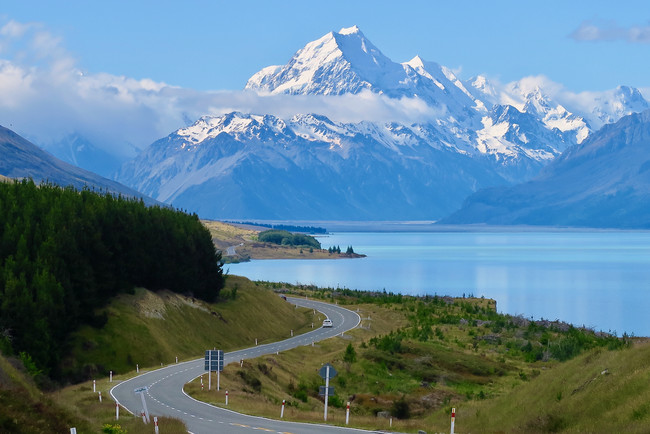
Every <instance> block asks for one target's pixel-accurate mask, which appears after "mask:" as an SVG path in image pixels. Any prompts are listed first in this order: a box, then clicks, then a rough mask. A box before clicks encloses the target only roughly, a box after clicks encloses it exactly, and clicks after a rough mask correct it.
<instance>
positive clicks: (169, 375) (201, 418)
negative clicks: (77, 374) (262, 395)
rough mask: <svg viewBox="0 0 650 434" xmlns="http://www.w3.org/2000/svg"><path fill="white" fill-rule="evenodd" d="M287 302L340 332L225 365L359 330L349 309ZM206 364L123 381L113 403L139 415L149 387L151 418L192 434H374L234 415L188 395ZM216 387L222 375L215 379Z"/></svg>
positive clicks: (306, 337) (261, 350) (324, 331)
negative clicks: (176, 423)
mask: <svg viewBox="0 0 650 434" xmlns="http://www.w3.org/2000/svg"><path fill="white" fill-rule="evenodd" d="M287 301H288V302H290V303H293V304H296V305H298V306H301V307H307V308H310V309H316V310H318V311H320V312H322V313H324V314H325V315H327V317H328V318H330V319H331V320H332V322H333V323H334V327H332V328H322V327H321V328H319V329H316V330H314V331H311V332H308V333H305V334H302V335H299V336H295V337H293V338H290V339H286V340H284V341H280V342H276V343H272V344H266V345H259V346H255V347H252V348H247V349H244V350H239V351H233V352H230V353H226V354H225V355H224V363H225V364H226V365H227V364H229V363H233V362H238V361H239V360H241V359H249V358H255V357H259V356H263V355H265V354H271V353H275V352H276V351H286V350H289V349H292V348H295V347H299V346H302V345H311V343H312V342H316V341H320V340H323V339H327V338H330V337H333V336H336V335H338V334H341V333H343V332H345V331H348V330H351V329H353V328H355V327H357V326H358V325H359V322H360V321H361V319H360V317H359V315H357V314H356V313H355V312H352V311H350V310H348V309H345V308H342V307H339V306H335V305H332V304H328V303H323V302H320V301H314V300H307V299H300V298H293V297H289V298H287ZM204 373H205V371H204V359H203V358H201V359H197V360H192V361H189V362H184V363H178V364H175V365H170V366H167V367H164V368H160V369H156V370H155V371H151V372H147V373H144V374H142V375H139V376H137V377H134V378H131V379H129V380H126V381H123V382H121V383H120V384H118V385H116V386H115V387H113V388H112V389H111V391H110V393H111V396H112V397H113V399H114V400H115V401H117V402H119V403H120V405H121V406H122V407H124V408H125V409H127V410H128V411H130V412H131V413H136V414H139V413H140V410H141V408H142V403H141V402H142V401H141V398H140V395H137V394H136V393H135V392H134V390H135V389H138V388H142V387H147V391H146V393H145V397H146V401H147V407H148V410H149V413H150V414H151V416H152V417H153V416H170V417H174V418H178V419H182V420H183V421H184V422H185V425H186V426H187V428H188V430H189V431H190V432H191V433H194V434H204V433H206V434H207V433H216V432H219V433H234V434H237V433H241V434H245V433H250V434H254V433H256V432H257V433H259V432H260V431H261V432H273V433H279V434H320V433H327V434H329V433H350V432H359V433H361V432H366V433H367V432H368V431H364V430H358V429H352V428H342V427H336V426H330V425H319V424H307V423H296V422H284V421H279V420H272V419H266V418H262V417H256V416H247V415H243V414H240V413H236V412H234V411H231V410H227V409H223V408H220V407H215V406H213V405H210V404H207V403H205V402H201V401H197V400H196V399H194V398H192V397H190V396H189V395H187V394H186V393H185V392H184V391H183V386H184V385H185V383H188V382H189V381H192V380H193V379H195V378H197V377H199V376H200V375H202V374H204ZM213 381H215V382H216V376H215V377H214V378H213Z"/></svg>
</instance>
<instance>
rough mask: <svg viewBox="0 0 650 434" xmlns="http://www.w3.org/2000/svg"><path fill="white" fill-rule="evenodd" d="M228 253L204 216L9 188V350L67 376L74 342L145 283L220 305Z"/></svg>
mask: <svg viewBox="0 0 650 434" xmlns="http://www.w3.org/2000/svg"><path fill="white" fill-rule="evenodd" d="M220 259H221V256H220V254H218V253H217V252H216V250H215V248H214V245H213V244H212V239H211V237H210V234H209V232H208V231H207V229H206V228H205V227H204V226H203V225H202V224H201V222H200V221H199V219H198V217H197V216H196V215H188V214H185V213H182V212H180V211H175V210H172V209H168V208H162V207H157V206H155V207H147V206H145V205H144V203H143V202H142V201H136V200H133V199H125V198H122V197H119V196H118V197H115V196H112V195H110V194H106V195H99V194H96V193H94V192H91V191H88V190H84V191H78V190H75V189H73V188H66V189H61V188H59V187H56V186H53V185H49V184H42V185H40V186H37V185H35V184H34V182H32V181H27V180H24V181H20V182H9V183H0V349H1V350H2V351H3V352H4V353H15V354H20V353H23V354H22V356H23V357H30V358H31V359H32V361H33V362H34V363H35V364H36V366H37V367H38V368H39V369H41V370H43V372H44V373H46V374H47V375H49V376H51V377H53V378H57V376H58V374H59V363H60V360H61V358H62V356H63V355H64V354H65V352H66V348H65V343H66V337H67V336H68V335H69V334H70V333H71V332H72V331H74V330H75V329H77V328H78V327H79V326H80V325H82V324H91V325H93V326H95V327H101V326H102V325H103V324H104V323H105V322H106V317H105V315H104V316H103V315H101V314H99V315H98V314H97V310H98V308H100V307H102V306H104V305H105V304H106V303H107V302H108V301H109V300H110V299H111V298H112V297H114V296H115V295H117V294H119V293H121V292H129V291H132V290H133V288H134V287H135V286H143V287H146V288H148V289H151V290H158V289H169V290H172V291H175V292H179V293H184V294H191V295H192V296H194V297H197V298H200V299H203V300H206V301H214V300H215V299H216V298H217V296H218V295H219V291H220V290H221V288H222V287H223V283H224V277H223V270H222V268H221V262H220Z"/></svg>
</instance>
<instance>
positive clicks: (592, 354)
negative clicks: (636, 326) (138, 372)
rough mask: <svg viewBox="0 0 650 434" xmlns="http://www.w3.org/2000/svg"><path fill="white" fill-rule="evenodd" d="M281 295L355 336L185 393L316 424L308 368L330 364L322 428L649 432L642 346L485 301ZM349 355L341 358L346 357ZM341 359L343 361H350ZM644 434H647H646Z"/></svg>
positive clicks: (319, 408) (230, 372)
mask: <svg viewBox="0 0 650 434" xmlns="http://www.w3.org/2000/svg"><path fill="white" fill-rule="evenodd" d="M267 285H268V286H270V287H275V288H276V289H280V288H278V286H282V287H283V288H281V289H283V290H285V291H289V292H297V293H300V294H305V293H308V294H309V295H310V296H311V297H321V298H323V299H326V300H331V301H334V300H336V301H337V302H338V303H339V304H347V305H349V307H350V308H352V309H358V310H359V311H360V315H361V317H362V318H365V320H364V321H363V322H362V327H361V328H359V329H355V330H353V331H351V332H349V333H346V335H345V336H344V337H340V336H339V337H336V338H333V339H330V340H328V341H325V342H322V343H319V344H316V345H315V346H314V347H303V348H298V349H296V350H292V351H289V352H285V353H281V354H279V355H269V356H265V357H261V358H258V359H255V360H251V361H247V362H245V363H244V366H243V367H239V365H236V364H235V365H230V366H228V367H226V369H225V371H224V375H222V386H223V389H224V390H222V391H221V392H216V391H211V392H208V391H206V390H201V388H200V385H199V382H198V381H196V382H193V383H192V384H190V385H188V386H187V387H186V391H188V392H189V393H191V394H192V395H193V396H196V397H197V398H199V399H202V400H205V401H209V402H211V403H213V404H215V405H220V406H223V405H224V393H225V390H228V391H229V408H231V409H233V410H236V411H242V412H245V413H250V414H256V415H263V416H266V417H270V418H278V417H279V410H280V406H281V403H282V400H285V401H286V403H287V408H286V410H285V419H287V420H296V421H308V422H320V421H322V420H323V407H324V405H323V399H322V397H319V396H318V387H319V386H321V385H323V384H324V382H323V380H322V379H321V378H320V377H319V376H318V369H319V368H320V367H321V366H322V364H323V363H325V362H329V363H331V364H332V365H333V366H334V367H335V368H336V370H337V371H338V376H337V377H336V378H334V379H333V381H332V383H331V385H333V386H334V387H335V396H334V397H333V398H332V400H331V401H330V406H329V411H328V413H329V416H328V421H329V422H330V423H334V424H339V425H342V424H344V422H345V404H346V402H347V401H350V402H351V412H352V416H351V424H352V426H355V427H362V428H367V429H374V430H385V429H388V428H389V424H390V418H391V417H392V418H393V422H392V423H393V424H392V427H393V429H396V430H399V431H401V432H417V431H418V430H424V431H426V432H444V431H447V430H449V423H450V413H451V409H452V407H453V408H456V416H457V418H456V432H563V431H566V432H620V431H629V432H644V428H643V427H644V426H645V427H646V428H647V424H648V423H649V422H650V405H648V404H646V402H648V398H650V392H646V390H645V389H644V387H645V385H646V384H647V380H648V379H650V368H648V367H647V366H646V362H645V361H646V360H647V359H648V356H650V345H648V344H646V343H644V342H645V341H644V340H642V339H635V340H634V342H633V341H632V340H631V339H630V338H629V337H623V338H617V337H614V336H608V335H601V334H598V333H594V332H592V331H590V330H586V329H577V328H573V327H571V326H570V325H568V324H565V323H561V322H557V321H553V322H551V321H546V320H538V321H532V320H528V319H525V318H522V317H512V316H508V315H501V314H498V313H496V311H495V306H494V302H493V301H492V300H484V299H474V298H471V299H470V298H468V299H465V298H463V299H453V298H450V297H424V298H412V297H403V296H400V295H394V294H368V293H356V292H353V291H346V290H343V291H336V292H332V291H324V290H318V289H316V290H315V289H314V288H306V287H295V286H290V285H285V284H282V285H278V284H272V283H268V284H267ZM350 348H351V349H350ZM350 353H352V354H354V356H353V357H351V356H350ZM645 432H647V430H646V431H645Z"/></svg>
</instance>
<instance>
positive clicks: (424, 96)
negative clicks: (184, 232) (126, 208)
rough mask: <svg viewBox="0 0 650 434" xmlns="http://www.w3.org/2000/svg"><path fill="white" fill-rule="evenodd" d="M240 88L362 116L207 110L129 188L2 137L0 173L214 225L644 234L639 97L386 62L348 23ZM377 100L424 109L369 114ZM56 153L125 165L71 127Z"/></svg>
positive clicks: (418, 62) (160, 143)
mask: <svg viewBox="0 0 650 434" xmlns="http://www.w3.org/2000/svg"><path fill="white" fill-rule="evenodd" d="M246 92H250V93H255V94H257V95H258V97H260V98H264V97H267V96H269V97H274V96H282V98H284V101H290V100H291V98H297V100H296V101H305V100H306V99H309V98H311V100H312V101H319V102H324V101H326V102H328V103H329V104H338V106H337V107H341V105H345V109H346V112H347V113H351V112H352V113H355V115H356V116H355V119H356V120H349V119H347V120H346V119H344V117H343V118H338V119H337V118H336V115H332V113H331V111H330V115H329V116H326V115H325V114H323V113H318V110H316V112H300V111H299V110H298V109H296V113H294V114H292V115H286V113H285V114H283V115H282V116H280V115H279V114H277V113H276V114H272V113H243V112H236V111H235V112H231V113H226V114H223V115H219V116H209V115H206V116H203V117H201V118H200V119H198V120H197V121H196V122H194V123H192V122H188V123H187V124H186V126H185V127H183V128H179V129H177V130H176V131H173V132H171V133H170V134H169V135H168V136H167V137H163V138H161V139H159V140H157V141H155V142H154V143H152V144H151V145H149V146H148V147H146V148H145V149H144V150H143V151H141V152H140V154H139V155H137V157H135V158H134V159H132V160H130V161H127V162H126V163H124V164H122V166H121V167H120V169H119V170H118V171H117V172H115V173H114V175H112V177H113V178H114V179H115V180H116V181H119V182H120V183H122V184H126V185H128V186H129V187H130V188H131V189H125V187H124V186H123V185H120V184H118V183H117V182H114V181H108V180H107V179H105V178H101V177H99V176H97V175H94V174H92V173H89V172H87V171H83V170H81V169H78V168H76V167H74V166H72V165H69V164H66V163H63V162H62V161H60V160H57V159H56V158H54V157H52V156H51V155H49V154H47V153H45V152H43V151H42V150H40V149H38V148H36V147H35V146H34V145H32V144H31V143H29V142H27V141H26V140H24V139H22V138H20V137H19V136H16V135H15V133H13V132H11V131H9V130H6V129H3V130H2V131H1V134H0V137H1V138H2V140H3V143H4V144H3V145H2V146H3V149H2V150H3V160H4V161H2V162H0V164H1V166H0V174H2V175H7V176H10V177H15V176H17V177H24V176H31V177H33V178H34V179H36V180H40V179H48V180H50V181H53V182H57V183H61V184H64V185H74V186H76V187H78V188H81V187H83V186H84V185H90V186H95V187H97V188H102V189H108V190H110V191H116V192H121V193H124V194H127V195H130V196H133V195H137V194H140V193H141V194H144V195H146V196H151V197H153V198H154V199H156V200H158V201H160V202H164V203H168V204H171V205H173V206H176V207H178V208H182V209H186V210H188V211H191V212H197V213H198V214H199V215H200V216H201V217H203V218H212V219H282V220H290V219H301V220H375V221H379V220H441V219H442V221H444V222H448V223H452V222H454V223H468V222H471V223H494V224H552V225H584V226H615V227H641V226H643V225H644V223H643V219H644V217H643V215H644V212H645V207H644V206H643V205H642V204H641V203H639V201H640V200H641V199H643V198H645V191H646V187H645V184H644V182H645V181H644V178H643V177H644V176H645V175H644V174H645V173H646V172H645V169H644V168H645V166H644V165H643V164H645V163H644V162H645V161H646V160H645V157H644V152H643V150H644V147H643V146H644V140H645V133H642V132H643V129H644V128H645V126H646V123H647V116H646V115H645V113H646V112H644V111H645V110H648V109H649V108H650V106H649V104H648V102H647V101H646V100H645V99H644V98H643V96H642V94H641V93H640V92H639V90H638V89H635V88H631V87H626V86H619V87H617V88H616V89H613V90H610V91H604V92H583V93H580V94H576V93H571V92H569V91H566V89H563V88H562V86H561V85H559V84H557V83H553V82H551V81H550V80H548V79H546V78H544V77H527V78H524V79H522V80H520V81H517V82H513V83H509V84H506V85H502V84H500V83H498V82H491V81H490V80H488V79H487V78H486V77H483V76H476V77H473V78H471V79H469V80H461V79H459V78H458V77H457V76H456V75H455V73H454V72H453V71H452V70H451V69H449V68H447V67H444V66H442V65H439V64H437V63H435V62H429V61H425V60H423V59H421V58H420V57H419V56H416V57H414V58H413V59H411V60H409V61H407V62H404V63H396V62H393V61H392V60H391V59H389V58H388V57H386V56H385V55H384V54H382V52H381V51H380V50H379V49H378V48H377V47H376V46H374V45H373V44H372V43H371V42H370V41H369V40H368V39H367V38H366V37H365V36H364V35H363V33H362V32H361V31H360V30H359V28H357V27H356V26H355V27H351V28H344V29H341V30H340V31H339V32H330V33H328V34H326V35H324V36H323V37H321V38H319V39H317V40H315V41H312V42H310V43H308V44H307V45H305V46H304V47H303V48H302V49H300V50H298V51H297V52H296V53H295V55H294V56H293V57H292V58H291V59H290V60H289V61H288V62H287V63H286V64H284V65H277V66H269V67H266V68H263V69H262V70H260V71H259V72H258V73H256V74H254V75H253V76H252V77H250V79H249V80H248V82H247V84H246V86H245V89H244V93H246ZM369 103H370V105H369ZM372 104H384V105H385V106H386V107H399V108H400V109H403V110H406V113H410V112H409V108H413V107H416V108H417V109H418V110H415V111H414V113H415V114H414V115H413V116H410V115H405V114H404V112H401V115H399V113H398V110H397V109H396V110H395V113H396V116H395V119H393V120H391V119H386V116H383V118H382V120H377V119H375V117H373V115H372V113H366V111H368V110H369V107H372ZM298 106H301V107H303V106H302V105H300V104H296V107H298ZM369 111H372V110H369ZM641 112H642V113H644V114H643V115H633V114H634V113H641ZM359 119H365V120H359ZM405 119H406V120H405ZM632 130H634V131H637V132H636V133H629V131H632ZM52 146H53V149H55V150H56V152H57V155H60V156H63V157H64V158H65V159H66V160H67V161H68V162H72V163H74V164H77V165H80V166H84V167H89V168H91V169H92V170H93V171H95V172H98V173H103V174H106V173H109V172H110V171H111V168H114V167H117V164H118V162H119V160H120V158H123V156H122V157H118V156H116V155H111V154H110V151H109V152H108V153H107V152H106V151H105V150H101V149H99V148H98V147H96V146H93V144H92V143H91V142H90V141H88V140H85V139H83V138H82V137H81V136H78V135H74V134H73V135H71V136H69V137H67V138H65V139H63V140H62V141H60V142H57V143H56V144H55V145H52ZM596 149H598V152H596V151H595V150H596ZM636 163H640V164H641V165H637V164H636ZM637 166H638V167H637ZM578 168H579V170H578ZM136 190H137V191H138V192H140V193H136V192H135V191H136ZM623 203H625V204H626V205H627V206H626V207H623ZM616 206H618V207H619V208H625V209H627V208H630V209H632V208H634V211H633V212H632V211H631V212H630V213H629V215H625V216H623V214H626V213H625V212H624V211H620V210H619V211H618V212H615V211H614V210H613V208H615V207H616ZM461 207H462V209H461ZM608 207H609V208H612V211H611V212H609V211H606V212H601V211H602V210H603V209H605V208H608ZM608 213H609V214H608ZM610 214H611V215H612V216H614V215H616V216H618V219H616V218H614V217H607V216H608V215H610ZM634 216H636V217H634ZM623 217H624V218H623Z"/></svg>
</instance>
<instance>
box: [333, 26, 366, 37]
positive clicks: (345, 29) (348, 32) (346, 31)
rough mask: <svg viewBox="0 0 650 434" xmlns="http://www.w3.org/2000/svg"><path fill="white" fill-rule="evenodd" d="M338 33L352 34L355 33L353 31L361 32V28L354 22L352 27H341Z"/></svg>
mask: <svg viewBox="0 0 650 434" xmlns="http://www.w3.org/2000/svg"><path fill="white" fill-rule="evenodd" d="M338 33H339V34H340V35H352V34H355V33H361V30H360V29H359V27H358V26H357V25H356V24H355V25H354V26H352V27H347V28H346V27H344V28H342V29H341V30H339V32H338Z"/></svg>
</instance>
